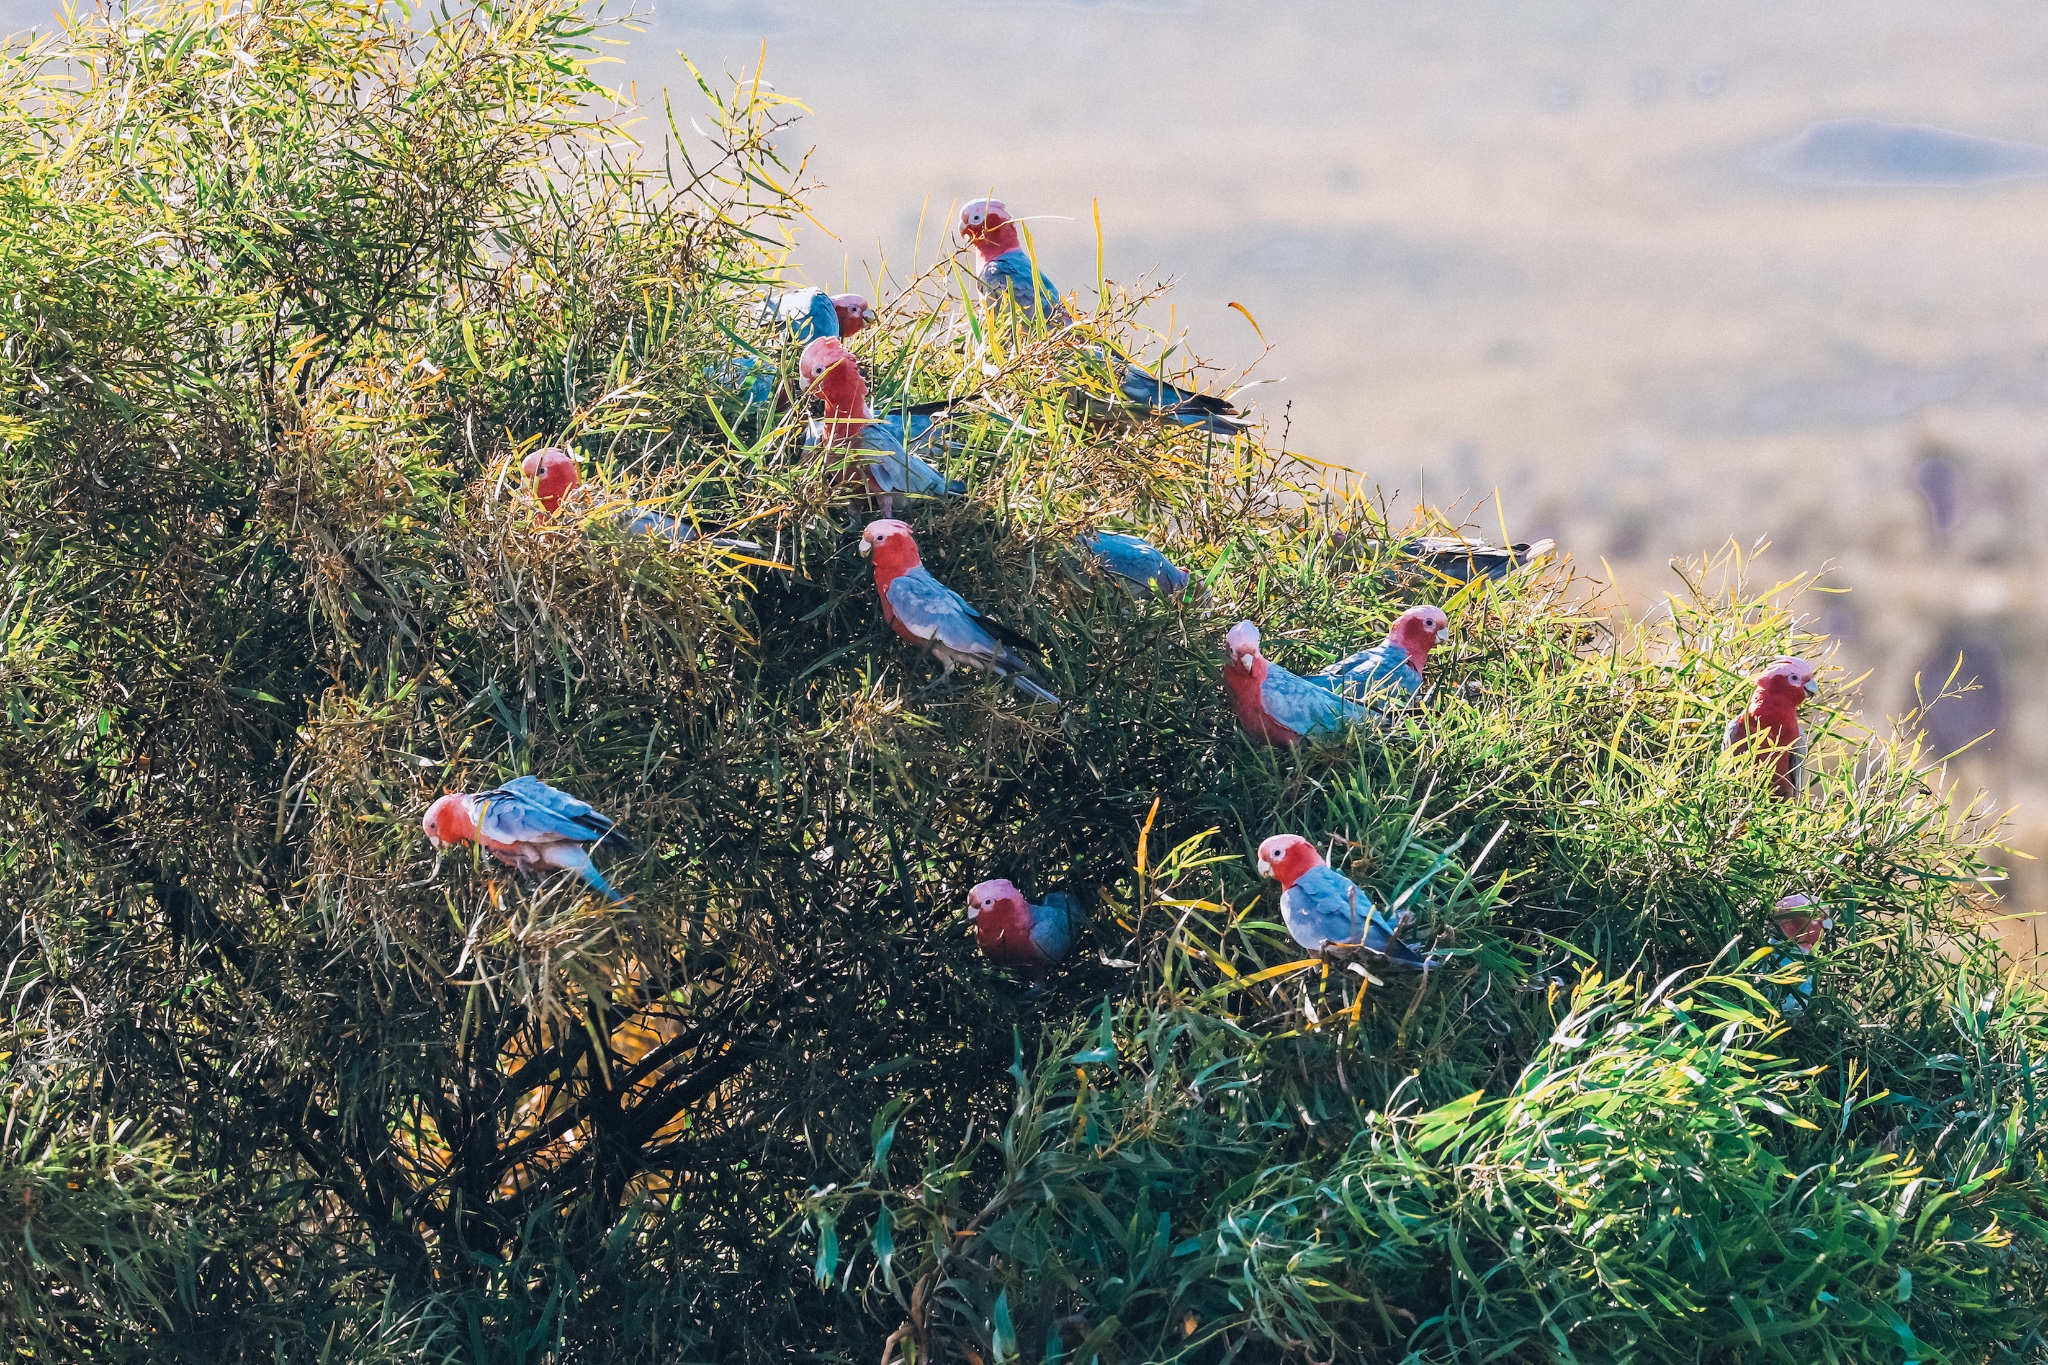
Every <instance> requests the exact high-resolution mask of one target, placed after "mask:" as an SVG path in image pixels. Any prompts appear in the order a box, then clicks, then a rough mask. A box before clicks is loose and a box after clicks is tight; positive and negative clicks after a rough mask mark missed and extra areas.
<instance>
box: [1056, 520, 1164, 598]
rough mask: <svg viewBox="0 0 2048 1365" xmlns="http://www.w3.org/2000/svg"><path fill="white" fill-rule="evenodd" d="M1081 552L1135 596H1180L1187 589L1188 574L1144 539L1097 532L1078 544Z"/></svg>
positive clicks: (1111, 532) (1109, 532)
mask: <svg viewBox="0 0 2048 1365" xmlns="http://www.w3.org/2000/svg"><path fill="white" fill-rule="evenodd" d="M1077 543H1078V544H1079V545H1080V547H1081V552H1082V553H1083V554H1085V555H1087V556H1089V557H1090V558H1091V559H1093V560H1094V561H1095V562H1096V564H1098V565H1099V566H1101V568H1102V570H1103V571H1104V572H1105V573H1107V574H1109V576H1110V577H1112V578H1114V579H1115V580H1116V582H1117V586H1118V587H1120V588H1122V589H1123V590H1124V592H1125V593H1127V594H1129V595H1130V596H1132V597H1146V596H1153V595H1156V596H1159V597H1169V596H1172V597H1177V596H1179V595H1180V594H1181V593H1183V592H1185V591H1186V590H1187V586H1188V572H1187V570H1186V569H1183V568H1181V567H1179V566H1178V565H1176V564H1175V563H1174V562H1173V561H1172V560H1170V559H1168V558H1167V557H1166V556H1165V555H1164V554H1163V553H1161V552H1160V549H1159V547H1158V546H1156V545H1154V544H1153V543H1152V542H1151V541H1149V540H1147V539H1145V538H1144V537H1143V536H1130V535H1125V534H1123V533H1122V532H1121V531H1096V532H1094V533H1093V534H1091V535H1085V536H1082V537H1081V539H1080V540H1079V541H1078V542H1077Z"/></svg>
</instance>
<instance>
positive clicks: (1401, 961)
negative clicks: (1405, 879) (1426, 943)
mask: <svg viewBox="0 0 2048 1365" xmlns="http://www.w3.org/2000/svg"><path fill="white" fill-rule="evenodd" d="M1259 875H1260V876H1261V877H1277V878H1278V879H1279V881H1280V913H1281V917H1282V918H1283V919H1285V920H1286V921H1287V932H1288V933H1290V934H1292V935H1294V941H1295V942H1296V943H1299V944H1300V945H1301V946H1302V947H1304V948H1306V949H1308V950H1309V951H1310V952H1312V953H1313V952H1321V951H1322V949H1323V948H1324V946H1325V945H1327V944H1332V943H1356V944H1359V945H1361V946H1362V947H1364V949H1365V950H1366V951H1367V952H1369V953H1377V954H1379V955H1380V956H1382V957H1384V958H1386V960H1387V961H1388V962H1390V963H1393V964H1394V965H1396V966H1400V967H1412V968H1414V969H1416V970H1417V971H1420V970H1422V969H1424V968H1426V967H1428V966H1429V965H1430V964H1429V959H1428V958H1426V957H1424V956H1423V955H1422V954H1421V953H1418V952H1416V951H1415V950H1414V949H1413V948H1411V947H1409V946H1408V945H1407V944H1406V943H1403V942H1402V941H1401V940H1400V938H1399V937H1398V936H1397V935H1398V932H1399V931H1398V928H1397V926H1396V925H1395V924H1394V922H1393V921H1392V920H1390V919H1388V918H1387V917H1386V916H1385V915H1384V914H1381V913H1380V912H1379V911H1378V910H1376V909H1374V908H1373V903H1372V898H1371V897H1369V896H1367V895H1366V894H1365V892H1363V891H1361V890H1359V889H1358V885H1357V883H1355V882H1353V881H1352V880H1351V879H1350V878H1349V877H1347V876H1345V875H1344V874H1343V873H1341V872H1339V871H1338V870H1337V869H1336V868H1334V867H1331V866H1330V865H1329V864H1328V863H1326V862H1324V861H1323V857H1322V855H1321V854H1320V853H1317V852H1316V850H1315V845H1313V844H1311V843H1310V842H1309V841H1308V840H1306V839H1303V838H1300V837H1298V836H1296V835H1293V834H1276V835H1274V836H1273V837H1272V838H1270V839H1268V840H1266V842H1265V843H1263V844H1260V845H1259Z"/></svg>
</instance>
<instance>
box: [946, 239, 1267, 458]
mask: <svg viewBox="0 0 2048 1365" xmlns="http://www.w3.org/2000/svg"><path fill="white" fill-rule="evenodd" d="M960 236H961V237H962V238H963V239H964V240H965V241H966V243H967V245H968V247H969V248H970V249H971V250H972V251H973V253H974V264H975V278H976V279H977V280H979V281H980V283H981V288H982V292H983V293H984V294H986V295H987V296H988V297H989V298H991V299H993V300H995V301H997V302H999V303H1007V304H1009V305H1010V306H1012V307H1014V308H1015V309H1016V310H1017V311H1018V312H1019V313H1021V314H1023V315H1024V316H1026V317H1030V316H1034V315H1037V314H1040V313H1042V314H1043V316H1044V318H1045V320H1046V321H1047V322H1048V323H1050V324H1052V325H1053V326H1055V327H1065V326H1066V325H1067V324H1069V323H1071V322H1072V321H1073V320H1074V319H1073V315H1072V314H1071V313H1069V312H1068V311H1067V309H1066V305H1064V304H1063V303H1061V302H1060V291H1059V290H1058V288H1057V287H1055V286H1054V284H1053V282H1052V281H1051V280H1049V279H1047V278H1046V275H1045V272H1044V271H1042V270H1040V269H1039V268H1038V266H1037V265H1036V264H1035V263H1034V262H1033V261H1032V259H1031V255H1030V253H1029V252H1027V251H1026V250H1025V249H1024V243H1023V239H1022V238H1021V236H1020V235H1019V234H1018V231H1017V223H1016V220H1015V219H1014V218H1012V217H1011V216H1010V210H1009V208H1008V207H1007V206H1006V205H1005V204H1004V203H1003V202H1002V200H1000V199H975V200H970V201H969V202H968V203H966V204H965V205H963V206H962V207H961V209H960ZM1081 362H1082V364H1081V368H1082V371H1083V374H1082V382H1081V383H1080V384H1078V385H1076V386H1075V387H1074V389H1073V397H1074V400H1075V403H1076V405H1077V406H1078V407H1079V408H1080V409H1081V410H1082V411H1083V412H1085V413H1087V414H1088V415H1089V416H1091V417H1097V418H1116V417H1131V416H1151V417H1160V418H1164V419H1165V420H1167V421H1169V422H1173V423H1175V424H1177V425H1180V426H1187V427H1199V428H1201V429H1202V430H1204V431H1208V432H1212V433H1214V434H1216V435H1220V436H1232V435H1235V434H1237V433H1238V432H1241V431H1244V430H1247V429H1248V428H1250V427H1251V426H1252V425H1253V423H1252V421H1251V419H1250V418H1248V417H1246V416H1244V415H1243V414H1242V413H1240V412H1239V411H1238V410H1237V408H1236V407H1235V406H1234V405H1232V404H1231V403H1230V402H1229V401H1228V400H1227V399H1222V398H1216V397H1212V396H1211V395H1209V394H1205V393H1198V392H1196V391H1195V390H1193V389H1184V388H1181V387H1180V386H1179V385H1177V384H1173V383H1169V382H1168V381H1167V380H1164V379H1161V378H1160V377H1159V376H1158V375H1155V374H1152V373H1150V372H1148V371H1146V370H1144V369H1142V368H1140V367H1139V366H1138V365H1137V364H1136V363H1135V362H1134V361H1132V360H1131V358H1130V357H1129V356H1127V355H1124V354H1123V353H1122V352H1120V351H1116V350H1113V349H1111V348H1109V347H1106V346H1086V347H1083V348H1082V351H1081Z"/></svg>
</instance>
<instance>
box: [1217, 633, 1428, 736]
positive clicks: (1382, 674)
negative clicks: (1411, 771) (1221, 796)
mask: <svg viewBox="0 0 2048 1365" xmlns="http://www.w3.org/2000/svg"><path fill="white" fill-rule="evenodd" d="M1450 624H1451V623H1450V618H1449V617H1447V616H1445V615H1444V614H1443V612H1442V610H1441V609H1439V608H1437V607H1431V606H1420V607H1410V608H1408V610H1406V611H1404V612H1402V613H1401V614H1400V616H1398V617H1396V618H1395V620H1394V624H1393V626H1392V627H1391V628H1389V630H1388V631H1387V639H1386V642H1385V643H1384V644H1378V645H1374V646H1373V647H1372V648H1370V649H1361V650H1359V651H1358V652H1357V653H1356V654H1352V655H1350V656H1348V657H1346V658H1343V659H1340V660H1338V661H1337V662H1336V663H1334V664H1331V665H1330V666H1329V667H1328V668H1325V669H1323V670H1321V671H1320V672H1317V673H1312V674H1309V675H1308V676H1307V677H1302V676H1300V675H1298V674H1295V673H1290V672H1288V671H1287V670H1286V669H1284V668H1282V667H1280V665H1278V664H1276V663H1274V662H1273V661H1272V660H1270V659H1268V658H1267V657H1266V656H1265V655H1264V654H1263V653H1261V652H1260V636H1259V628H1258V627H1257V626H1256V625H1253V624H1252V623H1251V622H1250V621H1239V622H1238V623H1237V624H1236V625H1234V626H1232V627H1231V628H1230V633H1229V634H1228V635H1226V636H1224V647H1225V649H1226V650H1227V651H1228V653H1229V656H1230V661H1229V663H1228V664H1226V665H1225V666H1224V669H1223V684H1224V686H1225V687H1226V688H1227V689H1228V690H1229V692H1230V701H1231V709H1232V710H1233V711H1235V712H1236V713H1237V723H1238V724H1239V725H1240V726H1241V727H1243V729H1244V732H1245V733H1246V734H1247V735H1250V736H1251V737H1252V738H1253V739H1256V740H1260V741H1262V742H1264V743H1266V744H1271V745H1275V746H1279V747H1286V746H1290V745H1293V744H1296V743H1298V742H1300V741H1301V740H1303V739H1334V738H1336V737H1338V736H1340V735H1342V734H1343V733H1344V732H1345V731H1346V730H1348V729H1350V728H1351V727H1352V726H1354V725H1362V724H1364V723H1365V722H1367V721H1369V720H1372V719H1374V718H1375V717H1377V716H1380V715H1383V714H1385V713H1386V712H1387V711H1389V710H1391V709H1392V708H1393V707H1395V706H1397V705H1399V704H1401V703H1403V702H1406V701H1407V700H1408V699H1409V698H1410V697H1412V696H1414V695H1415V693H1416V692H1417V691H1418V690H1419V689H1420V688H1421V687H1422V674H1423V670H1424V668H1426V667H1427V666H1428V663H1429V651H1430V650H1431V649H1432V648H1434V647H1435V645H1436V643H1437V641H1438V640H1440V639H1442V638H1443V635H1444V632H1445V631H1447V630H1449V629H1450Z"/></svg>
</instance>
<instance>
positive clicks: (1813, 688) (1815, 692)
mask: <svg viewBox="0 0 2048 1365" xmlns="http://www.w3.org/2000/svg"><path fill="white" fill-rule="evenodd" d="M1805 687H1806V695H1807V696H1809V697H1817V696H1819V695H1820V679H1818V678H1808V679H1807V680H1806V683H1805Z"/></svg>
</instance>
